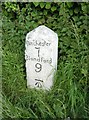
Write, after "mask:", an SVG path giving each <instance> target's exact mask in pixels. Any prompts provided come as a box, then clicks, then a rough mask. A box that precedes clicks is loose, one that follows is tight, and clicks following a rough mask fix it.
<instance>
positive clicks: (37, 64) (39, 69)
mask: <svg viewBox="0 0 89 120" xmlns="http://www.w3.org/2000/svg"><path fill="white" fill-rule="evenodd" d="M35 67H36V68H37V69H35V71H36V72H40V71H41V70H42V65H41V64H40V63H36V65H35Z"/></svg>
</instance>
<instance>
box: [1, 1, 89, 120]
mask: <svg viewBox="0 0 89 120" xmlns="http://www.w3.org/2000/svg"><path fill="white" fill-rule="evenodd" d="M88 15H89V4H88V3H85V2H84V3H81V2H79V3H77V2H57V3H56V2H50V3H49V2H31V3H20V2H17V3H16V2H13V3H10V2H6V3H2V23H3V25H2V34H3V37H2V50H3V55H2V67H3V69H2V95H3V101H2V105H3V110H2V111H3V118H19V120H20V119H21V118H25V119H26V118H32V119H33V118H34V119H35V118H36V119H38V120H39V119H42V120H43V119H44V120H45V119H49V120H50V119H52V118H63V119H64V118H67V117H70V118H87V119H88V118H89V36H88V32H89V29H88V27H89V23H88V22H89V16H88ZM39 25H45V26H47V27H49V28H50V29H52V30H53V31H54V32H56V33H57V34H58V39H59V45H58V65H57V66H58V68H57V73H56V75H55V79H54V85H53V87H52V89H51V90H50V91H46V92H45V91H42V90H41V91H40V90H35V89H28V88H27V87H26V71H25V59H24V50H25V37H26V34H27V33H28V32H29V31H31V30H33V29H34V28H36V27H38V26H39Z"/></svg>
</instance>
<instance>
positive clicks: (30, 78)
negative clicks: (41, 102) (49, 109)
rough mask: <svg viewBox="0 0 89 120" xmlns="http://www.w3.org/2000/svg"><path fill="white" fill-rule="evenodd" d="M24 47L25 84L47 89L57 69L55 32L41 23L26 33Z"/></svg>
mask: <svg viewBox="0 0 89 120" xmlns="http://www.w3.org/2000/svg"><path fill="white" fill-rule="evenodd" d="M25 48H26V50H25V60H26V74H27V86H28V87H31V88H42V89H46V90H49V89H50V88H51V87H52V85H53V77H54V72H55V70H56V69H57V55H58V36H57V34H56V33H55V32H54V31H52V30H51V29H49V28H48V27H46V26H44V25H41V26H39V27H37V28H36V29H34V30H32V31H31V32H29V33H28V34H27V36H26V43H25Z"/></svg>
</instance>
